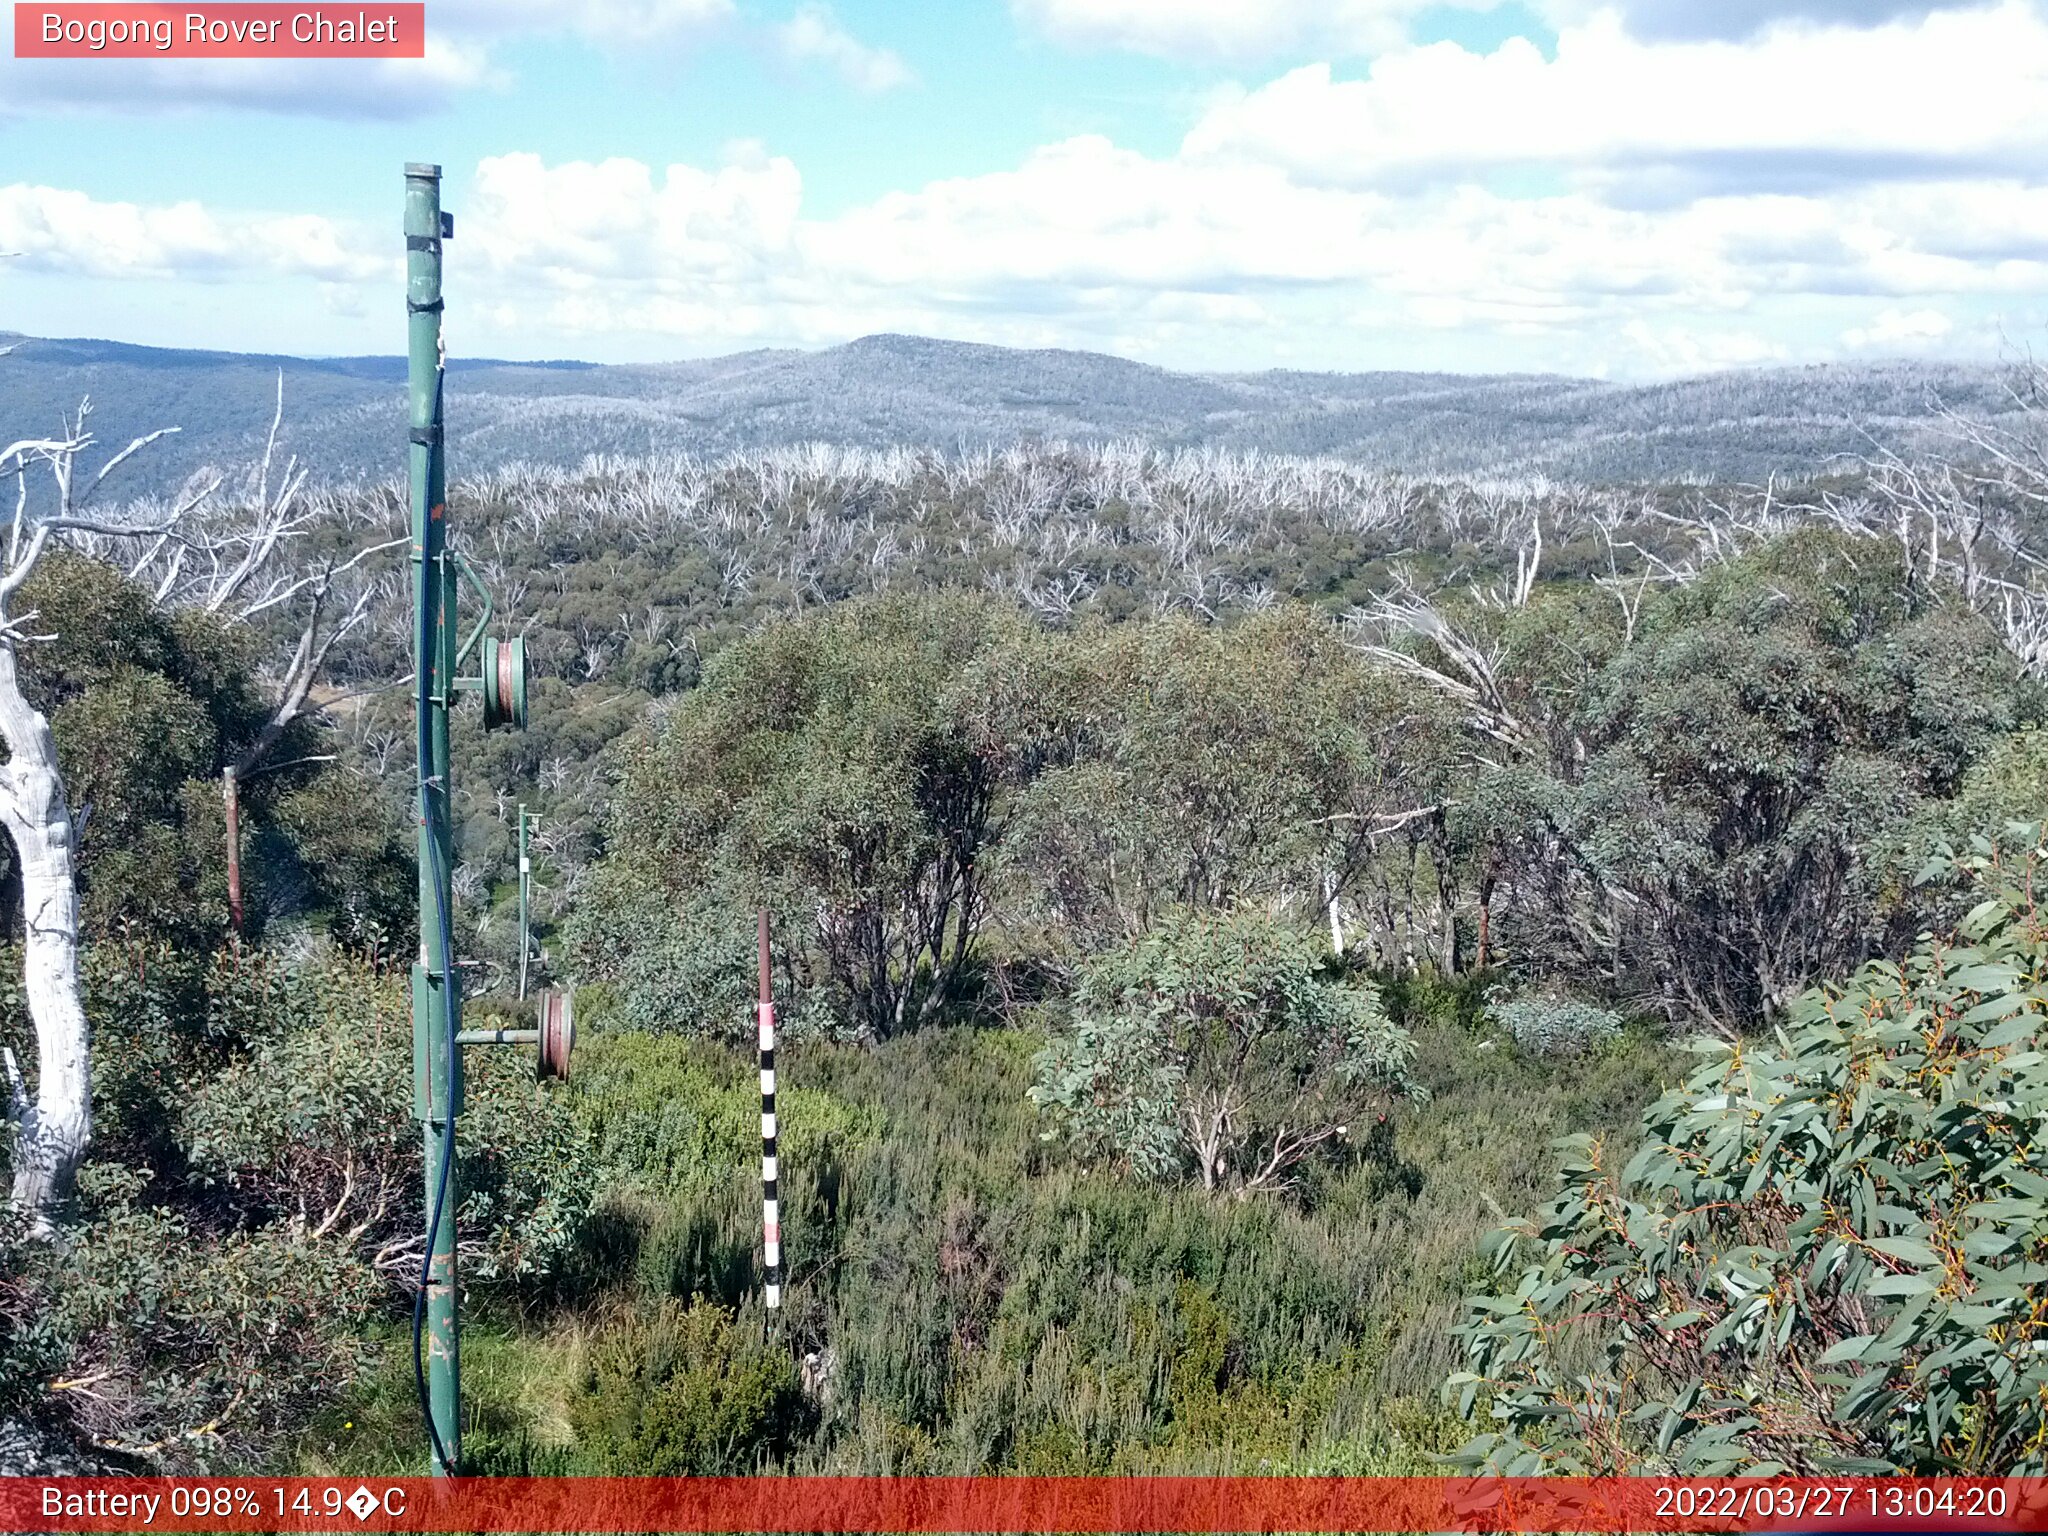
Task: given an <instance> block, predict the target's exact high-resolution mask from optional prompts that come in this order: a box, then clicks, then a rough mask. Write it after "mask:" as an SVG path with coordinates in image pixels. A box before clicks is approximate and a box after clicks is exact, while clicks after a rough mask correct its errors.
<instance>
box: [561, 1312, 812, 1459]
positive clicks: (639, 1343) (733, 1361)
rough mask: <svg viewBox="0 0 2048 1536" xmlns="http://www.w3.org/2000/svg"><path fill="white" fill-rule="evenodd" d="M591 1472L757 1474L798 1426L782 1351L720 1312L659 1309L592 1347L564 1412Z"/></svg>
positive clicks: (792, 1373) (794, 1390) (800, 1408)
mask: <svg viewBox="0 0 2048 1536" xmlns="http://www.w3.org/2000/svg"><path fill="white" fill-rule="evenodd" d="M569 1419H570V1423H571V1424H572V1425H573V1426H574V1428H575V1431H576V1438H577V1441H578V1444H579V1447H580V1449H581V1451H582V1453H583V1455H584V1457H585V1458H587V1460H588V1461H589V1463H590V1465H591V1466H592V1468H593V1470H598V1471H602V1472H606V1473H611V1474H614V1475H631V1476H641V1477H708V1476H715V1475H719V1474H731V1473H745V1472H756V1471H760V1470H762V1469H763V1468H764V1467H765V1466H768V1465H770V1464H772V1462H773V1460H774V1459H775V1458H776V1457H778V1456H780V1455H781V1454H783V1453H785V1452H786V1451H787V1450H788V1448H789V1446H790V1445H791V1443H792V1442H793V1440H794V1439H795V1437H796V1435H797V1433H798V1432H799V1430H800V1429H801V1427H802V1424H803V1420H804V1401H803V1396H802V1394H801V1392H800V1391H799V1390H798V1387H797V1374H796V1368H795V1366H794V1364H792V1362H791V1361H790V1358H789V1355H788V1352H787V1351H786V1350H783V1349H781V1348H770V1347H768V1346H766V1345H764V1344H762V1343H761V1342H760V1339H759V1337H758V1335H757V1334H756V1333H754V1332H752V1331H749V1330H746V1329H743V1328H742V1327H741V1326H740V1325H739V1324H738V1323H737V1322H735V1320H734V1318H733V1315H732V1314H731V1313H730V1312H728V1311H726V1310H725V1309H724V1308H723V1307H720V1306H717V1305H714V1304H713V1303H710V1302H706V1301H699V1302H696V1303H694V1304H693V1305H691V1306H688V1307H684V1306H682V1305H681V1304H679V1303H676V1302H672V1301H665V1302H660V1303H657V1304H656V1305H654V1306H652V1307H650V1308H648V1309H647V1310H646V1311H644V1312H643V1313H641V1314H639V1315H637V1316H634V1317H632V1318H629V1319H628V1320H626V1321H625V1322H623V1323H621V1324H620V1325H618V1326H617V1327H616V1328H614V1329H612V1330H611V1331H610V1332H608V1333H607V1334H606V1335H604V1336H603V1337H601V1338H600V1339H599V1340H598V1341H597V1342H596V1343H595V1344H594V1345H593V1346H592V1348H591V1351H590V1362H589V1365H588V1366H587V1368H586V1370H585V1373H584V1376H583V1379H582V1382H581V1383H580V1389H579V1391H578V1394H577V1396H576V1398H575V1399H574V1400H573V1401H572V1403H571V1404H570V1408H569Z"/></svg>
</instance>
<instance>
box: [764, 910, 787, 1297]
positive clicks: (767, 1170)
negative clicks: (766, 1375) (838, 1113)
mask: <svg viewBox="0 0 2048 1536" xmlns="http://www.w3.org/2000/svg"><path fill="white" fill-rule="evenodd" d="M760 1020H761V1242H762V1257H763V1261H764V1264H765V1267H766V1269H767V1276H766V1291H767V1299H768V1310H769V1311H771V1312H773V1311H776V1310H778V1309H780V1307H781V1306H782V1214H781V1205H780V1202H779V1201H778V1200H777V1199H776V1195H775V1179H776V1171H777V1170H776V1167H775V998H774V995H773V994H772V993H771V992H770V990H769V986H768V911H767V909H766V908H765V907H764V908H762V910H761V1004H760Z"/></svg>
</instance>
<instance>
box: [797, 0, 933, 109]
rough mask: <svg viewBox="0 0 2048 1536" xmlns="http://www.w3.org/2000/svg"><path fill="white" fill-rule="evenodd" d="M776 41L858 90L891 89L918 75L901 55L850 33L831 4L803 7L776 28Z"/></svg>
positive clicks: (906, 82) (800, 60)
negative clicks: (833, 72)
mask: <svg viewBox="0 0 2048 1536" xmlns="http://www.w3.org/2000/svg"><path fill="white" fill-rule="evenodd" d="M775 40H776V43H777V45H778V46H779V47H780V48H781V49H782V52H783V54H784V55H785V56H786V57H788V58H790V59H793V60H796V61H798V62H813V61H815V62H817V63H821V64H825V65H827V66H829V67H830V68H832V69H834V70H836V71H837V72H838V73H839V75H840V77H841V78H842V79H844V80H845V81H846V82H847V84H849V85H851V86H853V87H854V88H855V89H857V90H862V91H890V90H894V89H895V88H896V87H898V86H902V85H909V84H910V83H911V82H912V81H914V80H916V78H917V76H916V74H915V72H913V71H912V69H911V67H910V66H909V65H908V64H906V63H904V62H903V59H902V58H901V56H899V55H898V54H896V53H894V52H892V51H891V50H889V49H887V48H871V47H869V46H868V45H867V44H866V43H863V42H862V41H861V40H860V39H859V38H857V37H855V36H854V35H853V34H852V33H851V32H848V31H847V30H846V28H844V27H843V26H841V25H840V24H839V20H838V18H837V17H835V16H834V15H833V14H832V11H831V9H830V8H829V7H828V6H824V5H818V4H807V5H804V6H801V7H799V8H798V10H797V13H796V14H795V15H794V16H792V17H790V19H789V20H788V21H786V22H784V23H783V24H782V25H781V26H779V27H777V28H776V29H775Z"/></svg>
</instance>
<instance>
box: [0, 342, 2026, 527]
mask: <svg viewBox="0 0 2048 1536" xmlns="http://www.w3.org/2000/svg"><path fill="white" fill-rule="evenodd" d="M1360 362H1361V371H1359V372H1356V373H1296V372H1280V371H1275V372H1267V373H1258V374H1232V375H1204V374H1186V373H1174V372H1171V371H1169V370H1167V369H1163V368H1156V367H1150V366H1147V365H1145V364H1141V363H1135V362H1130V361H1127V360H1125V359H1122V358H1116V357H1106V356H1102V355H1100V354H1097V353H1088V352H1052V351H1047V352H1029V351H1018V350H1012V349H1008V348H1002V347H988V346H974V345H969V344H965V343H958V342H946V341H935V340H930V339H926V338H921V337H914V336H870V337H866V338H863V339H862V340H860V341H856V342H851V343H849V344H847V345H845V346H840V347H833V348H829V349H826V350H824V351H820V352H814V353H805V352H790V351H780V352H748V353H738V354H735V355H733V356H730V357H718V358H709V359H704V360H700V361H694V362H682V363H671V364H663V365H659V366H614V367H595V366H592V365H590V364H584V363H569V362H560V363H545V364H528V363H504V362H493V361H490V360H488V359H468V360H464V359H461V358H454V359H451V363H450V373H449V382H448V423H449V442H450V444H451V451H452V452H453V454H454V462H455V463H457V464H458V465H461V466H465V467H466V468H468V469H469V470H472V471H475V470H481V469H494V468H498V467H502V466H505V465H509V464H513V463H522V462H523V463H538V464H542V465H552V466H556V467H560V468H564V469H574V468H576V467H577V466H580V465H581V464H582V463H583V462H584V461H585V459H586V458H588V457H589V456H591V455H601V456H604V457H618V456H628V457H635V456H647V455H665V454H673V453H694V454H699V455H705V454H709V455H717V454H722V453H733V452H737V453H755V452H758V451H760V450H762V449H769V448H785V447H792V446H795V445H799V444H804V443H813V442H823V443H830V444H834V445H838V446H841V447H861V448H875V449H884V450H893V449H900V448H906V447H908V448H934V449H939V450H942V451H946V452H957V451H961V450H975V449H983V448H989V447H994V448H1003V447H1007V446H1009V445H1011V444H1014V443H1017V442H1020V441H1034V442H1053V441H1072V442H1078V443H1085V444H1100V443H1106V442H1117V441H1133V442H1143V443H1147V444H1151V445H1155V446H1159V447H1164V448H1170V449H1171V448H1220V449H1230V450H1233V451H1237V452H1259V453H1267V454H1283V455H1308V456H1334V457H1339V458H1343V459H1346V460H1349V461H1351V462H1353V463H1355V464H1358V465H1361V466H1363V467H1366V468H1371V469H1376V470H1393V471H1399V472H1403V473H1409V474H1425V475H1455V476H1474V475H1480V476H1495V477H1498V476H1544V477H1548V478H1550V479H1553V480H1563V481H1580V482H1588V483H1594V484H1602V483H1606V484H1615V483H1626V482H1646V481H1693V482H1698V481H1718V482H1723V483H1727V482H1743V481H1755V482H1761V481H1763V480H1764V479H1766V478H1767V477H1768V476H1770V475H1773V474H1776V475H1795V476H1800V475H1808V474H1812V473H1816V472H1818V471H1820V470H1822V469H1824V468H1826V467H1828V466H1829V465H1830V464H1831V463H1832V462H1834V461H1835V460H1837V459H1840V458H1842V457H1844V456H1848V457H1862V456H1864V455H1866V454H1868V453H1870V452H1872V451H1873V449H1876V448H1895V449H1903V448H1908V447H1912V446H1916V445H1924V444H1925V441H1926V437H1927V432H1928V429H1929V428H1930V427H1931V426H1932V425H1933V424H1935V422H1936V421H1937V418H1938V416H1939V413H1940V411H1941V410H1942V409H1944V408H1946V409H1954V410H1959V411H1963V412H1965V413H1968V414H1971V415H1976V416H1986V417H1998V416H2011V415H2012V414H2013V413H2014V412H2015V411H2016V409H2017V407H2018V402H2016V401H2014V400H2013V399H2012V398H2011V397H2010V395H2009V394H2008V393H2007V392H2006V388H2005V386H2006V383H2007V379H2006V374H2005V372H2004V371H2003V370H1999V369H1991V368H1970V367H1961V366H1952V365H1935V364H1928V365H1913V364H1889V363H1878V364H1856V365H1851V364H1837V365H1830V366H1825V367H1809V368H1784V369H1767V370H1753V371H1747V372H1738V373H1723V374H1710V375H1707V376H1704V377H1701V378H1696V379H1687V380H1681V381H1676V382H1671V383H1662V384H1643V385H1630V384H1615V383H1607V382H1602V381H1600V380H1595V379H1574V378H1564V377H1557V376H1517V377H1466V376H1459V375H1453V374H1425V373H1391V372H1374V371H1369V360H1366V359H1361V360H1360ZM280 373H282V375H283V382H284V390H285V398H286V423H287V428H288V431H287V435H286V438H285V446H286V448H287V450H288V451H290V452H295V453H297V454H298V455H299V457H300V458H301V459H302V460H303V461H305V462H308V463H312V464H316V465H318V466H319V467H320V469H321V472H322V474H323V475H325V476H328V477H331V478H335V479H338V480H350V479H356V478H367V479H370V480H381V479H383V478H385V477H386V476H388V475H389V474H391V473H392V472H393V470H394V468H395V467H396V465H397V463H398V449H397V446H396V445H398V444H399V443H401V442H402V438H403V429H404V419H403V410H402V407H403V399H402V396H403V387H402V386H403V378H404V368H403V362H402V360H401V359H398V358H334V359H308V358H289V357H258V356H245V355H238V354H233V353H219V352H191V351H174V350H166V349H158V348H149V347H136V346H126V345H121V344H117V343H112V342H102V341H81V340H54V339H50V340H45V339H24V340H22V341H21V342H20V345H19V347H18V350H16V351H15V352H14V353H13V355H12V356H10V357H9V359H8V367H7V368H6V369H5V370H0V434H4V435H6V436H7V437H8V438H9V439H10V440H11V439H13V438H15V437H18V436H22V435H25V434H26V433H28V432H29V431H31V430H33V431H37V432H40V431H42V430H44V429H45V428H47V427H48V426H49V425H50V422H51V419H52V415H53V412H54V411H55V410H56V409H59V408H62V407H68V405H69V404H71V403H75V402H76V400H77V399H78V398H79V397H80V396H82V395H85V394H88V393H89V394H91V395H92V396H93V397H94V398H95V399H96V400H97V402H98V403H99V406H100V410H101V419H100V424H101V430H102V432H103V434H104V436H105V438H106V440H107V441H110V442H111V441H117V440H118V441H121V442H126V441H127V440H128V439H129V438H130V437H133V436H135V435H138V434H140V433H141V432H144V431H148V430H153V429H155V428H157V427H160V426H164V425H176V426H179V427H182V428H183V432H182V433H181V435H180V436H179V437H178V438H176V439H173V440H171V441H168V442H166V443H164V444H162V445H161V446H160V448H159V449H158V451H157V452H156V453H154V454H152V455H151V456H150V457H149V458H148V459H146V460H142V461H140V462H138V463H137V464H136V465H134V466H133V467H132V468H131V469H130V471H129V474H130V477H131V478H130V484H131V486H134V485H138V484H139V485H142V486H145V487H148V488H154V489H157V490H160V491H162V492H164V493H166V494H168V493H169V492H170V491H172V490H174V489H175V488H176V487H177V485H178V484H179V483H180V482H182V481H183V480H184V478H185V477H186V476H188V475H190V474H193V473H197V472H199V471H201V470H203V469H206V468H208V467H209V466H212V467H219V466H222V465H229V464H235V463H239V462H241V461H242V460H244V459H248V458H252V457H253V456H254V455H255V454H256V453H257V452H258V451H259V450H260V448H261V446H262V443H263V440H264V436H265V433H266V430H267V428H268V425H269V422H270V419H271V412H272V409H273V406H274V404H275V398H276V392H277V388H278V377H279V374H280ZM138 476H139V477H141V478H140V479H139V480H138V479H137V478H135V477H138Z"/></svg>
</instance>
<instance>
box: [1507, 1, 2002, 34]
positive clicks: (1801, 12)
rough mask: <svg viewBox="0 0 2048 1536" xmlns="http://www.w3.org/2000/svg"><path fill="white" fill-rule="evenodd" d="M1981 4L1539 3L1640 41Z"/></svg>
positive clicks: (1841, 22)
mask: <svg viewBox="0 0 2048 1536" xmlns="http://www.w3.org/2000/svg"><path fill="white" fill-rule="evenodd" d="M1983 3H1984V0H1619V3H1617V0H1544V3H1543V4H1542V5H1541V6H1540V7H1539V8H1540V9H1541V10H1542V11H1543V13H1544V14H1546V15H1547V16H1549V17H1551V18H1552V19H1553V20H1555V21H1557V22H1560V23H1562V24H1567V25H1568V24H1570V23H1572V22H1577V21H1583V20H1584V19H1585V18H1586V17H1588V16H1590V15H1593V14H1595V13H1597V12H1600V11H1603V10H1607V11H1614V12H1616V13H1617V14H1619V15H1620V16H1621V17H1622V19H1623V21H1624V22H1625V23H1626V25H1627V26H1628V29H1629V30H1630V31H1631V32H1633V33H1635V34H1636V36H1638V37H1644V38H1664V39H1669V38H1706V37H1728V38H1743V37H1754V36H1756V35H1757V34H1758V33H1760V32H1765V31H1769V30H1770V29H1772V28H1777V27H1800V26H1853V27H1869V26H1879V25H1882V24H1883V23H1885V22H1890V21H1898V20H1918V19H1919V18H1921V17H1924V16H1928V15H1930V14H1932V13H1933V12H1935V11H1943V10H1967V9H1969V8H1971V7H1973V6H1977V5H1981V4H1983Z"/></svg>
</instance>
